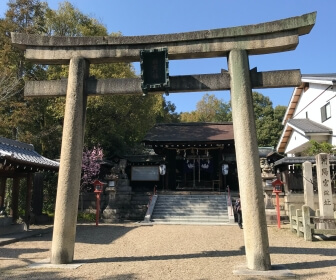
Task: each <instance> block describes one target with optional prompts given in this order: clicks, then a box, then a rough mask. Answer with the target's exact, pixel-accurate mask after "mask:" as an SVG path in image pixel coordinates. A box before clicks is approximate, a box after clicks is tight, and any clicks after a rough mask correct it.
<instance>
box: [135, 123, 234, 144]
mask: <svg viewBox="0 0 336 280" xmlns="http://www.w3.org/2000/svg"><path fill="white" fill-rule="evenodd" d="M142 142H143V143H145V145H152V146H158V147H176V148H183V147H188V146H202V147H205V146H209V147H210V146H221V145H224V144H225V143H230V144H233V142H234V135H233V124H232V122H225V123H169V124H157V125H155V126H154V127H153V128H152V129H151V130H150V131H149V132H148V133H147V135H146V136H145V137H144V140H143V141H142Z"/></svg>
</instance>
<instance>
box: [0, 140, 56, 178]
mask: <svg viewBox="0 0 336 280" xmlns="http://www.w3.org/2000/svg"><path fill="white" fill-rule="evenodd" d="M58 168H59V162H57V161H54V160H50V159H48V158H46V157H43V156H41V155H40V154H39V153H37V152H36V151H35V150H34V146H33V145H31V144H26V143H22V142H19V141H15V140H11V139H7V138H4V137H0V175H4V174H6V176H7V177H10V176H8V175H10V174H11V173H13V174H14V173H34V172H37V171H58Z"/></svg>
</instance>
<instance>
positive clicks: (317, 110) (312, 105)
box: [293, 83, 336, 145]
mask: <svg viewBox="0 0 336 280" xmlns="http://www.w3.org/2000/svg"><path fill="white" fill-rule="evenodd" d="M328 87H329V86H328V85H320V84H312V83H310V84H309V89H308V90H307V91H306V92H303V93H302V95H301V98H300V100H299V103H298V105H297V107H296V110H295V113H294V116H293V118H294V119H298V118H301V119H302V118H306V112H308V118H309V119H311V120H313V121H315V122H317V123H320V124H323V125H325V126H327V127H330V128H331V129H332V130H333V135H332V136H331V137H330V139H329V143H331V144H332V145H336V89H333V88H328ZM327 88H328V89H327ZM326 89H327V90H326ZM328 102H330V109H331V118H330V119H328V120H326V121H325V122H323V123H322V120H321V107H322V106H324V105H325V104H327V103H328Z"/></svg>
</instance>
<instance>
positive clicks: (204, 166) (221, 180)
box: [143, 122, 238, 192]
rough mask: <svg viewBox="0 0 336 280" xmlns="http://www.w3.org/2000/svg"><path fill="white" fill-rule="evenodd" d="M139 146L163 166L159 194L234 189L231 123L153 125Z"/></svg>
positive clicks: (236, 180)
mask: <svg viewBox="0 0 336 280" xmlns="http://www.w3.org/2000/svg"><path fill="white" fill-rule="evenodd" d="M143 143H144V144H145V145H146V146H147V147H149V148H152V149H153V150H154V152H155V153H156V154H157V155H159V156H160V157H162V159H163V160H162V164H164V165H165V167H166V172H165V175H163V176H161V177H162V178H161V180H160V182H159V184H158V185H157V186H158V190H159V191H160V190H162V191H216V192H220V191H226V188H227V186H228V185H230V187H231V188H232V187H233V188H234V189H236V190H238V176H237V173H236V172H235V171H236V157H235V148H234V136H233V124H232V122H227V123H176V124H157V125H156V126H154V127H153V128H152V129H151V130H150V131H149V132H148V133H147V135H146V136H145V138H144V140H143Z"/></svg>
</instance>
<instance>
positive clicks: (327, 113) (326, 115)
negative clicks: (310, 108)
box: [321, 103, 331, 122]
mask: <svg viewBox="0 0 336 280" xmlns="http://www.w3.org/2000/svg"><path fill="white" fill-rule="evenodd" d="M330 118H331V110H330V103H327V104H326V105H324V106H323V107H321V120H322V122H324V121H326V120H327V119H330Z"/></svg>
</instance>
